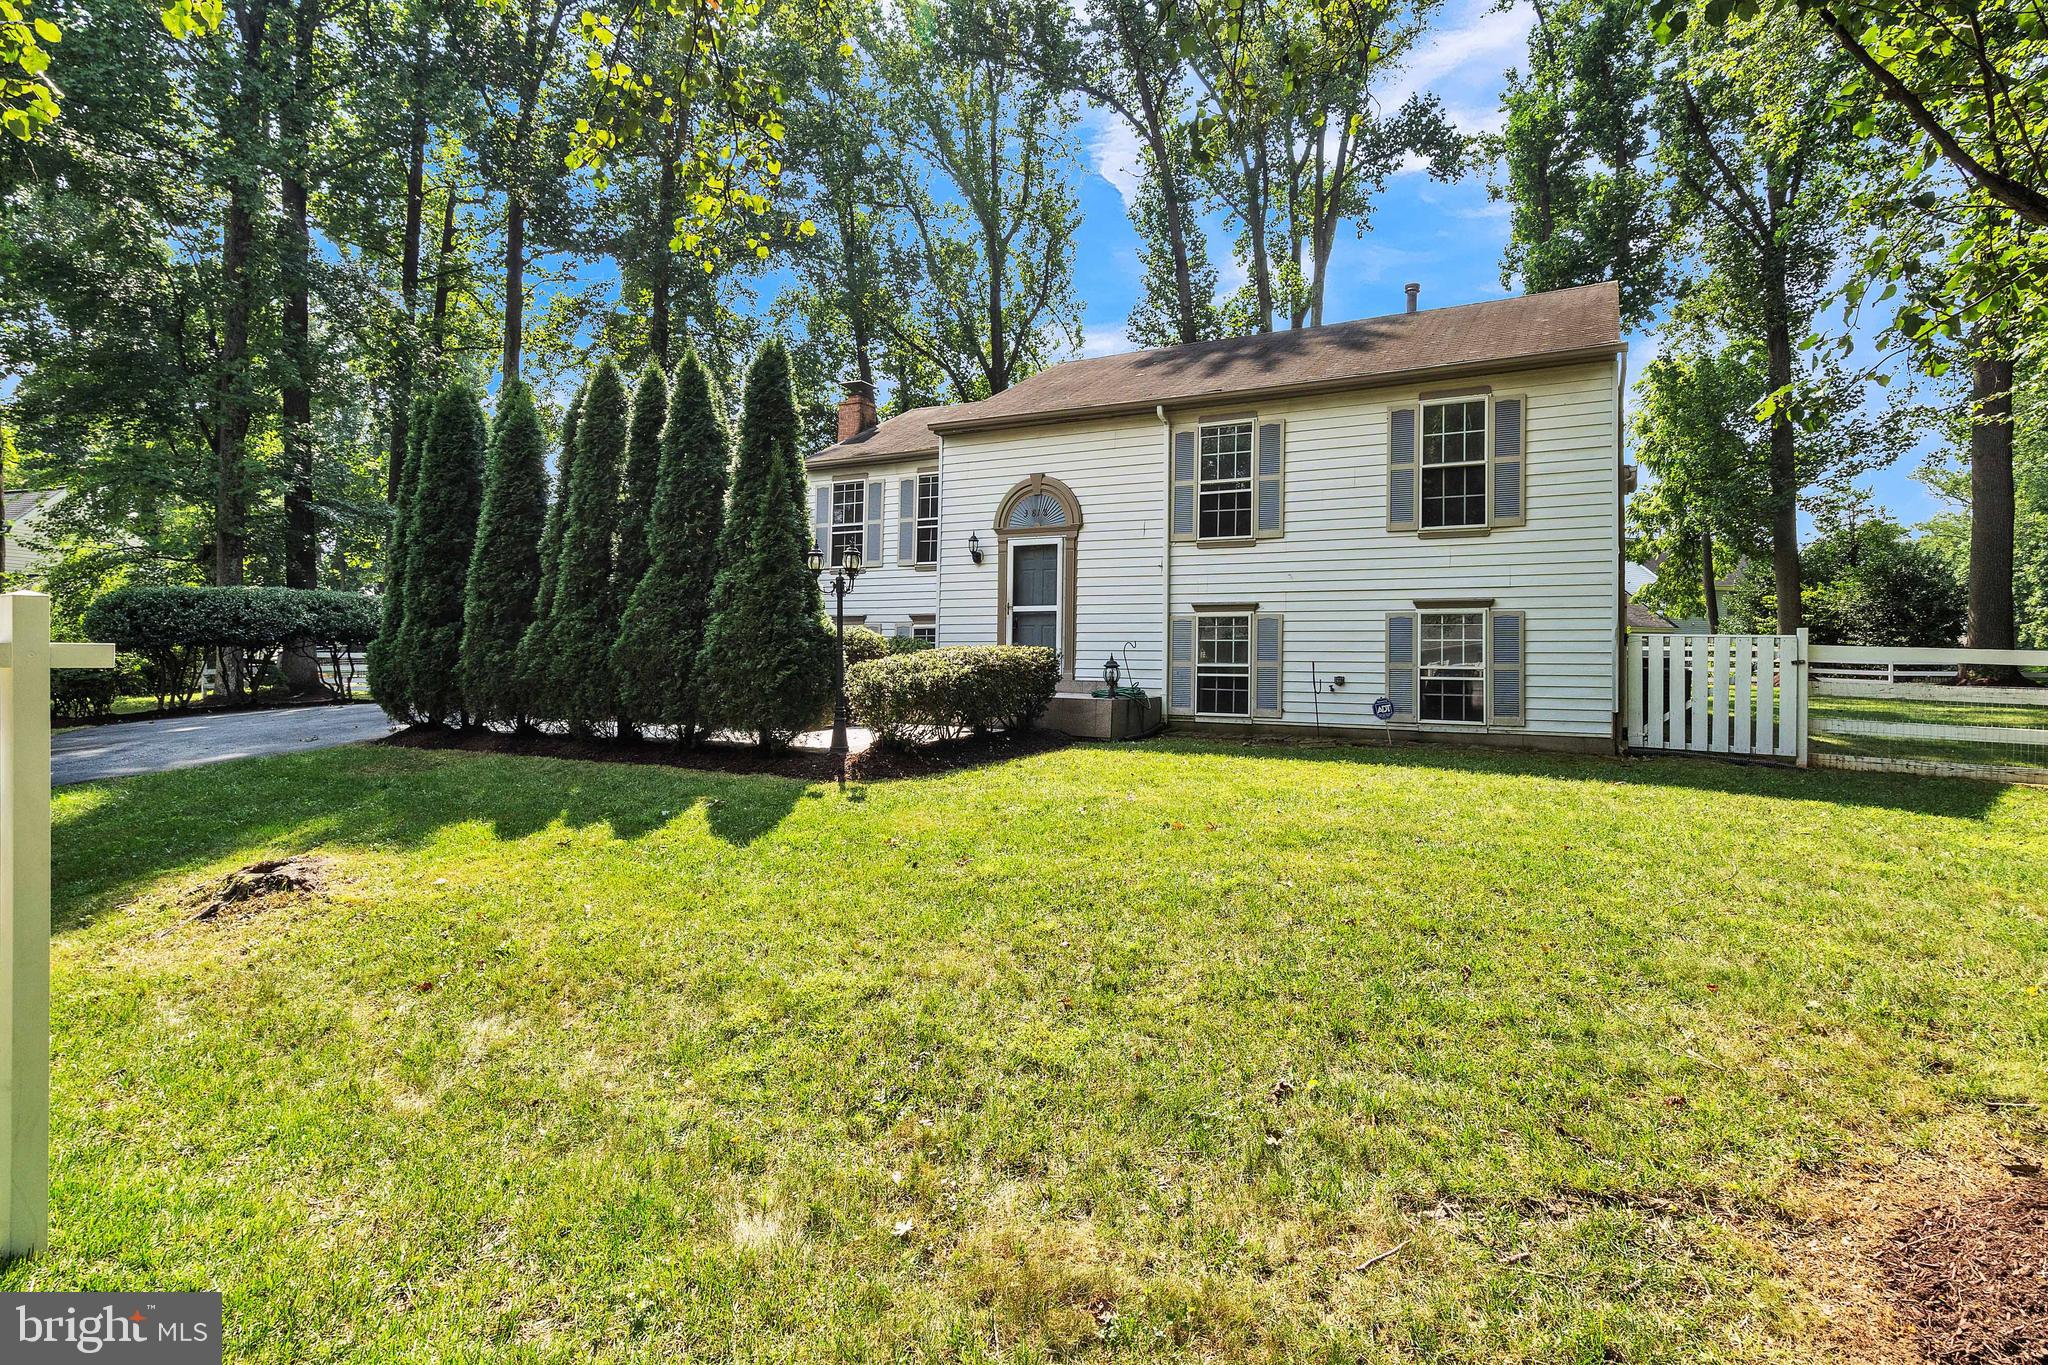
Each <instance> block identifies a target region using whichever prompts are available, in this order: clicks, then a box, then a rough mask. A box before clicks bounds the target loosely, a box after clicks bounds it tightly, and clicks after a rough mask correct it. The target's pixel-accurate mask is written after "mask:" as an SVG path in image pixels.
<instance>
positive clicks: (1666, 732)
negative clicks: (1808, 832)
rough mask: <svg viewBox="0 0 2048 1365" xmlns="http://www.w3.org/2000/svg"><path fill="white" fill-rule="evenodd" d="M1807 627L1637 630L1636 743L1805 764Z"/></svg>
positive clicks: (1633, 673)
mask: <svg viewBox="0 0 2048 1365" xmlns="http://www.w3.org/2000/svg"><path fill="white" fill-rule="evenodd" d="M1806 657H1807V650H1806V632H1805V631H1803V630H1802V631H1800V632H1799V633H1798V634H1797V635H1631V636H1629V637H1628V655H1627V664H1626V666H1625V667H1626V678H1625V683H1626V688H1627V696H1628V711H1627V713H1626V717H1627V728H1628V746H1629V748H1631V749H1645V750H1674V749H1675V750H1683V751H1686V752H1690V753H1701V754H1739V755H1749V756H1752V757H1764V758H1789V759H1792V760H1794V761H1796V762H1798V763H1800V764H1804V763H1805V762H1806Z"/></svg>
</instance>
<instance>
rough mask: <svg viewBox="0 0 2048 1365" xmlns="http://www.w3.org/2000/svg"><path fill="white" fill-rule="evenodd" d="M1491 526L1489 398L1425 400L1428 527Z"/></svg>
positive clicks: (1424, 466)
mask: <svg viewBox="0 0 2048 1365" xmlns="http://www.w3.org/2000/svg"><path fill="white" fill-rule="evenodd" d="M1485 525H1486V400H1485V399H1484V398H1453V399H1449V400H1440V401H1437V402H1430V403H1424V404H1423V405H1422V521H1421V526H1422V529H1423V530H1425V531H1437V530H1452V529H1459V528H1464V527H1483V526H1485Z"/></svg>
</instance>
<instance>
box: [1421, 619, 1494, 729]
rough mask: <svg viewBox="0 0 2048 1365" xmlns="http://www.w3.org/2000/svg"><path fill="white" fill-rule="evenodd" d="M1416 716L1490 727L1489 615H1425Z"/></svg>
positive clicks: (1424, 718) (1422, 627) (1422, 621)
mask: <svg viewBox="0 0 2048 1365" xmlns="http://www.w3.org/2000/svg"><path fill="white" fill-rule="evenodd" d="M1417 624H1418V626H1419V627H1420V634H1421V637H1422V639H1421V649H1420V651H1419V652H1418V654H1417V656H1416V662H1417V665H1418V673H1419V677H1418V679H1417V681H1418V684H1419V685H1418V688H1417V690H1418V692H1419V693H1420V696H1419V697H1418V698H1417V701H1418V703H1419V706H1420V710H1419V711H1418V712H1417V715H1418V716H1419V717H1420V718H1421V719H1423V720H1440V721H1454V722H1463V723H1466V724H1472V725H1484V724H1485V723H1486V613H1485V612H1483V611H1425V612H1423V613H1421V615H1420V620H1419V621H1418V623H1417Z"/></svg>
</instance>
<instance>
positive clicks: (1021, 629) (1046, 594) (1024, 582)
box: [1010, 540, 1065, 653]
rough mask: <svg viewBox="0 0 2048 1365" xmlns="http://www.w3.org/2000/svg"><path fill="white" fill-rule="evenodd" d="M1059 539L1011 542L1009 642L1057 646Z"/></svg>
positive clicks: (1059, 602) (1058, 640) (1059, 609)
mask: <svg viewBox="0 0 2048 1365" xmlns="http://www.w3.org/2000/svg"><path fill="white" fill-rule="evenodd" d="M1064 605H1065V604H1064V603H1062V602H1061V601H1060V542H1059V541H1057V540H1027V541H1015V540H1013V541H1011V542H1010V643H1011V644H1013V645H1043V646H1044V647H1045V648H1047V649H1050V650H1052V651H1054V652H1055V653H1057V652H1058V650H1059V647H1060V611H1061V608H1062V607H1063V606H1064Z"/></svg>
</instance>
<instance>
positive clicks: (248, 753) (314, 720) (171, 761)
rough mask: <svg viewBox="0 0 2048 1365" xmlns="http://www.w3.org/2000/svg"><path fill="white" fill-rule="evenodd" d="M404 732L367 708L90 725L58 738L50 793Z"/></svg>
mask: <svg viewBox="0 0 2048 1365" xmlns="http://www.w3.org/2000/svg"><path fill="white" fill-rule="evenodd" d="M396 728H397V727H396V726H394V725H393V724H392V723H391V720H390V718H389V717H388V716H386V715H385V714H384V712H383V710H382V709H381V708H379V707H376V706H371V705H368V704H365V703H354V704H351V705H347V706H295V707H289V708H285V709H281V710H275V711H228V712H223V713H221V714H218V715H196V716H167V717H165V718H164V719H162V720H136V721H122V722H119V723H117V724H113V725H85V726H80V727H79V728H77V729H75V730H65V731H62V732H60V733H58V734H54V735H52V736H50V785H51V786H53V787H61V786H63V785H65V784H66V783H69V782H96V781H98V780H99V779H101V778H106V777H133V776H134V775H135V774H137V773H153V772H161V771H163V770H164V769H166V768H192V767H197V766H198V765H199V764H202V763H222V762H225V761H227V760H228V759H231V758H253V757H255V756H257V755H258V754H282V753H291V752H293V751H295V750H299V749H326V748H331V747H332V746H334V745H336V744H354V743H356V742H358V741H360V740H366V739H382V738H383V737H384V736H386V735H388V734H390V733H391V732H392V731H393V730H394V729H396Z"/></svg>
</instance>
